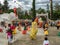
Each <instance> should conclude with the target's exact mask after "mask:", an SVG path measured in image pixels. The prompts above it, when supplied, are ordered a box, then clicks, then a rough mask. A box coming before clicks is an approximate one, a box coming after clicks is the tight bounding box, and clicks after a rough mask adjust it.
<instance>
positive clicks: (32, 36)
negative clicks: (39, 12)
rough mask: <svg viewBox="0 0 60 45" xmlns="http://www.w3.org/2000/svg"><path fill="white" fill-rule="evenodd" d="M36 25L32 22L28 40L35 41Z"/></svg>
mask: <svg viewBox="0 0 60 45" xmlns="http://www.w3.org/2000/svg"><path fill="white" fill-rule="evenodd" d="M37 31H38V29H37V23H36V22H32V28H31V32H30V38H31V39H36V34H37Z"/></svg>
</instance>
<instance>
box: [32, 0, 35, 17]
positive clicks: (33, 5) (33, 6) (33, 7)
mask: <svg viewBox="0 0 60 45" xmlns="http://www.w3.org/2000/svg"><path fill="white" fill-rule="evenodd" d="M32 9H33V18H35V17H36V10H35V0H33V3H32Z"/></svg>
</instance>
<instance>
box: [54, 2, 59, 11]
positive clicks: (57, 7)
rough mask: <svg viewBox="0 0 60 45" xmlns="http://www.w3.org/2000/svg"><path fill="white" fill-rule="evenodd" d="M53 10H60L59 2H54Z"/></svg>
mask: <svg viewBox="0 0 60 45" xmlns="http://www.w3.org/2000/svg"><path fill="white" fill-rule="evenodd" d="M54 7H55V11H60V5H59V3H55V6H54Z"/></svg>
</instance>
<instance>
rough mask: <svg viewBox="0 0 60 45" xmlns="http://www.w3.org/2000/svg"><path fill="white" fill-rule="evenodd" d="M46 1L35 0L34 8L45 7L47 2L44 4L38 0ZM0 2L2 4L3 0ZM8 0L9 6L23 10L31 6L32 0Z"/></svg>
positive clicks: (44, 0)
mask: <svg viewBox="0 0 60 45" xmlns="http://www.w3.org/2000/svg"><path fill="white" fill-rule="evenodd" d="M46 1H49V0H36V9H38V8H40V7H42V8H44V9H46V5H47V3H46V4H45V3H44V4H43V3H42V4H41V3H40V2H46ZM53 1H57V0H53ZM58 1H60V0H58ZM0 2H1V3H2V4H3V2H4V0H0ZM8 2H9V6H10V8H14V7H17V8H18V7H21V8H22V9H24V10H28V9H30V8H32V0H8ZM42 5H45V6H42Z"/></svg>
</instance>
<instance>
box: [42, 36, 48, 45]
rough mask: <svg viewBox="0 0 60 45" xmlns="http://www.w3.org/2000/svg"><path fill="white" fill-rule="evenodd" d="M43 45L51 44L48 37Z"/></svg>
mask: <svg viewBox="0 0 60 45" xmlns="http://www.w3.org/2000/svg"><path fill="white" fill-rule="evenodd" d="M43 45H49V40H48V38H47V37H45V40H44V42H43Z"/></svg>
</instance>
